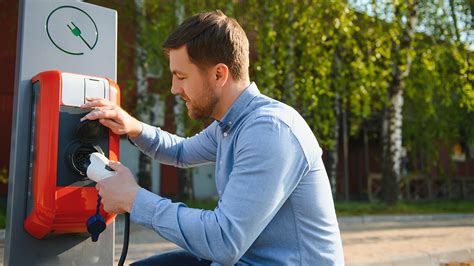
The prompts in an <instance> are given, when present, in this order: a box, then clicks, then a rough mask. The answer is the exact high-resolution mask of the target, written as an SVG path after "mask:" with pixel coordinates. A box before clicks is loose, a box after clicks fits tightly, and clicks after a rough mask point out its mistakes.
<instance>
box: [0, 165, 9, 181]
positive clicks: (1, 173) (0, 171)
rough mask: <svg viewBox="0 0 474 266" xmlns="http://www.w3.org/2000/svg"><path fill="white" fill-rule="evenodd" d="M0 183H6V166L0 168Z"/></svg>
mask: <svg viewBox="0 0 474 266" xmlns="http://www.w3.org/2000/svg"><path fill="white" fill-rule="evenodd" d="M0 183H1V184H6V183H8V169H7V168H6V167H4V168H0Z"/></svg>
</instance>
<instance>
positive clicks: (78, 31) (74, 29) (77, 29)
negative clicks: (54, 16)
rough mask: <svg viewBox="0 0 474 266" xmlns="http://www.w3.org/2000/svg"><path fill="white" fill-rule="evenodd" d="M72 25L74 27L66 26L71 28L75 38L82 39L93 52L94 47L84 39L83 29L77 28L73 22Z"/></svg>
mask: <svg viewBox="0 0 474 266" xmlns="http://www.w3.org/2000/svg"><path fill="white" fill-rule="evenodd" d="M71 24H72V26H70V25H69V24H66V26H67V27H68V28H69V30H70V31H71V33H72V34H73V35H74V36H76V37H79V38H81V40H82V42H84V43H85V44H86V45H87V47H89V49H91V50H92V48H93V47H92V46H91V45H89V43H88V42H87V41H86V40H85V39H84V37H82V32H81V29H79V27H78V26H76V24H74V22H72V21H71Z"/></svg>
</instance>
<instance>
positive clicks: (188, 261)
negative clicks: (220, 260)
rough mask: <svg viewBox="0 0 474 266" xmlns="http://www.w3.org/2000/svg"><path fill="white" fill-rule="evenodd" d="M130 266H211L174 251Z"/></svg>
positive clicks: (186, 253)
mask: <svg viewBox="0 0 474 266" xmlns="http://www.w3.org/2000/svg"><path fill="white" fill-rule="evenodd" d="M130 265H133V266H149V265H172V266H187V265H190V266H204V265H206V266H208V265H211V261H208V260H205V259H201V258H198V257H196V256H194V255H193V254H191V253H189V252H187V251H185V250H174V251H170V252H166V253H162V254H158V255H154V256H151V257H148V258H144V259H141V260H138V261H135V262H133V263H132V264H130Z"/></svg>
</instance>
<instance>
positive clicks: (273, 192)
mask: <svg viewBox="0 0 474 266" xmlns="http://www.w3.org/2000/svg"><path fill="white" fill-rule="evenodd" d="M163 48H164V49H165V51H166V52H167V53H168V54H169V60H170V69H171V72H172V73H173V82H172V88H171V92H172V93H173V94H175V95H180V96H181V97H182V98H183V100H184V101H185V102H186V107H187V110H188V114H189V116H190V117H191V118H194V119H201V118H208V117H212V118H213V119H215V121H214V122H213V123H212V124H211V125H210V126H209V127H207V128H206V129H204V130H203V131H202V132H201V133H200V134H197V135H195V136H193V137H191V138H181V137H178V136H175V135H172V134H170V133H167V132H165V131H162V130H161V129H160V128H155V127H152V126H150V125H147V124H144V123H141V122H139V121H138V120H136V119H135V118H133V117H131V116H130V115H128V114H127V113H126V112H125V111H124V110H122V109H120V108H119V107H117V106H115V105H113V104H112V103H110V102H108V101H105V100H100V99H89V100H90V101H89V103H86V104H85V105H83V107H85V108H95V110H94V111H92V112H90V113H89V114H87V115H86V116H85V117H84V118H83V119H90V120H94V119H99V121H100V122H101V123H102V124H103V125H105V126H107V127H109V128H110V129H111V130H112V131H113V132H114V133H117V134H128V136H129V138H131V139H132V140H133V141H134V142H135V143H136V144H137V145H138V147H139V148H140V149H141V151H142V152H144V153H146V154H148V155H149V156H151V157H153V158H155V159H156V160H158V161H159V162H161V163H165V164H170V165H174V166H177V167H191V166H194V165H199V164H204V163H211V162H215V163H216V172H215V174H216V175H215V177H216V186H217V191H218V193H219V202H218V205H217V207H216V208H215V209H214V210H213V211H208V210H200V209H191V208H188V207H186V206H185V205H184V204H182V203H172V202H171V201H170V200H169V199H166V198H163V197H160V196H158V195H155V194H153V193H151V192H148V191H146V190H144V189H143V188H140V187H139V186H138V185H137V183H136V182H135V179H134V177H133V175H132V174H131V172H130V171H129V170H128V169H127V168H126V167H125V166H123V165H121V164H120V163H116V162H112V163H111V164H110V167H111V168H113V169H114V170H115V171H117V175H116V176H115V177H113V178H108V179H105V180H103V181H101V182H99V183H98V184H97V189H98V190H99V193H100V195H101V196H102V202H103V204H104V208H105V210H106V211H108V212H113V213H123V212H129V213H130V214H131V220H132V221H133V222H135V223H138V224H141V225H143V226H146V227H148V228H150V229H153V230H155V231H156V232H157V233H158V234H160V235H161V236H162V237H164V238H166V239H167V240H169V241H171V242H173V243H176V244H177V245H178V246H180V247H182V248H183V249H184V251H181V252H174V253H169V254H165V255H158V256H155V257H151V258H148V259H145V260H143V261H139V262H137V265H138V264H140V263H141V264H143V265H145V264H147V263H148V264H149V265H152V264H155V265H156V264H159V263H162V264H163V265H166V264H174V265H177V264H179V263H181V264H183V265H190V264H195V265H201V264H202V265H205V264H207V265H208V264H209V263H211V262H213V263H215V264H223V265H232V264H266V265H282V264H288V265H343V264H344V258H343V252H342V244H341V238H340V233H339V228H338V223H337V219H336V215H335V211H334V204H333V199H332V195H331V189H330V185H329V182H328V177H327V174H326V171H325V168H324V165H323V161H322V159H321V155H322V150H321V148H320V147H319V144H318V142H317V140H316V138H315V137H314V135H313V133H312V131H311V129H310V128H309V127H308V125H307V124H306V122H305V121H304V120H303V118H302V117H301V116H300V115H299V114H298V113H297V112H296V111H295V110H294V109H292V108H291V107H289V106H287V105H285V104H282V103H280V102H278V101H275V100H273V99H270V98H268V97H266V96H264V95H262V94H260V92H259V90H258V89H257V86H256V85H255V83H251V82H250V79H249V74H248V68H249V44H248V39H247V37H246V35H245V32H244V31H243V29H242V28H241V27H240V25H239V24H238V23H237V21H235V20H234V19H231V18H228V17H226V16H225V15H224V14H223V13H222V12H220V11H215V12H209V13H202V14H198V15H195V16H193V17H191V18H189V19H188V20H186V21H185V22H184V23H183V24H181V25H180V26H179V27H178V29H177V30H176V31H175V32H173V33H172V34H171V35H170V36H169V38H168V39H167V40H166V42H165V43H164V45H163ZM163 178H166V177H163Z"/></svg>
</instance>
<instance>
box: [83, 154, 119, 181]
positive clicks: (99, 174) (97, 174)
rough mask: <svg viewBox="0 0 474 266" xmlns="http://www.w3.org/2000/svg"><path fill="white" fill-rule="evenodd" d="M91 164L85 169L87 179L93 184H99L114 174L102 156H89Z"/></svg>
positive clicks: (107, 160)
mask: <svg viewBox="0 0 474 266" xmlns="http://www.w3.org/2000/svg"><path fill="white" fill-rule="evenodd" d="M90 162H91V164H90V165H89V167H87V177H88V178H90V179H91V180H94V181H95V182H99V181H101V180H103V179H106V178H108V177H111V176H114V175H115V174H116V173H115V171H114V170H112V169H111V168H110V167H109V159H107V157H105V156H104V155H103V154H101V153H98V152H94V153H91V155H90Z"/></svg>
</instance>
